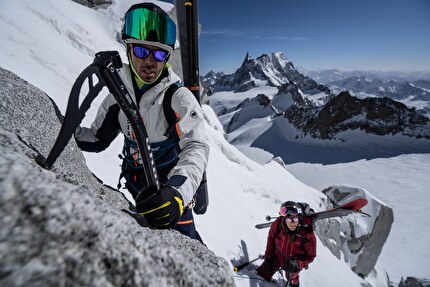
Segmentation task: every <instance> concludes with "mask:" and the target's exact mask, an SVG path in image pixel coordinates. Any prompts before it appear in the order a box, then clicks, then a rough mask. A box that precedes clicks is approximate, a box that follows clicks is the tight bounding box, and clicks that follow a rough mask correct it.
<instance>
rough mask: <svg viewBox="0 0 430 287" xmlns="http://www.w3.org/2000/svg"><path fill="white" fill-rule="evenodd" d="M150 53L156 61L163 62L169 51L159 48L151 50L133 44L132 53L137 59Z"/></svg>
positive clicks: (143, 57)
mask: <svg viewBox="0 0 430 287" xmlns="http://www.w3.org/2000/svg"><path fill="white" fill-rule="evenodd" d="M151 53H152V56H153V57H154V60H155V61H157V62H164V61H166V60H167V57H168V56H169V52H167V51H164V50H161V49H156V50H151V49H149V48H146V47H143V46H138V45H133V54H134V55H135V56H136V57H137V58H139V59H146V58H148V56H149V54H151Z"/></svg>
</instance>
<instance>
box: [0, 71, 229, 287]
mask: <svg viewBox="0 0 430 287" xmlns="http://www.w3.org/2000/svg"><path fill="white" fill-rule="evenodd" d="M0 103H1V104H0V226H1V228H0V254H1V255H2V260H1V261H0V274H1V276H0V285H1V286H233V285H234V282H233V278H232V276H231V274H230V272H229V271H228V269H229V268H228V264H227V262H226V261H225V260H224V259H222V258H219V257H217V256H215V254H213V253H212V252H211V251H210V250H208V249H207V248H206V247H205V246H204V245H202V244H200V243H199V242H198V241H196V240H191V239H189V238H188V237H185V236H183V235H181V234H179V233H178V232H176V231H172V230H151V229H149V228H143V227H141V226H140V225H138V224H137V222H135V221H134V219H133V218H131V217H130V216H128V215H127V214H125V213H123V212H122V211H121V208H126V207H128V202H127V201H126V200H125V198H124V197H123V196H122V194H120V193H119V192H118V191H116V190H113V189H110V188H107V187H105V186H103V185H102V184H101V183H99V182H98V181H97V180H96V178H95V177H94V176H93V175H92V174H91V172H90V171H89V170H88V169H87V167H86V165H85V160H84V158H83V156H82V153H81V152H80V151H79V149H78V148H77V146H76V144H75V142H74V140H71V142H70V143H69V145H68V146H67V147H66V149H65V150H64V152H63V153H62V154H61V156H60V157H59V158H58V160H57V162H56V163H55V165H54V168H53V169H51V170H49V171H48V170H45V169H43V168H42V167H41V166H39V165H38V164H37V161H38V160H40V158H41V157H42V156H46V155H47V154H48V152H49V150H50V148H51V147H52V145H53V143H54V140H55V138H56V136H57V134H58V131H59V128H60V124H59V121H58V119H57V116H56V111H55V108H54V105H53V103H52V101H51V100H50V99H49V98H48V97H47V96H46V95H45V94H44V93H43V92H42V91H40V90H38V89H37V88H36V87H34V86H31V85H30V84H28V83H26V82H25V81H23V80H22V79H20V78H18V77H17V76H16V75H14V74H12V73H10V72H8V71H5V70H3V69H0Z"/></svg>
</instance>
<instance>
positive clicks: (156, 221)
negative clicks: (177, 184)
mask: <svg viewBox="0 0 430 287" xmlns="http://www.w3.org/2000/svg"><path fill="white" fill-rule="evenodd" d="M148 194H150V192H149V190H146V189H143V190H141V191H140V192H139V194H138V195H137V197H136V211H137V213H139V214H142V215H143V216H144V217H145V218H146V220H147V221H148V225H149V226H150V227H155V228H160V229H165V228H172V227H174V226H175V225H176V224H177V223H178V221H179V219H180V218H181V216H182V213H183V212H184V204H183V200H182V196H181V195H180V193H179V192H178V190H177V189H176V188H174V187H172V186H170V185H161V187H160V189H159V190H158V191H156V192H155V193H153V194H152V195H150V196H149V197H148Z"/></svg>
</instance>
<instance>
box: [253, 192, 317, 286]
mask: <svg viewBox="0 0 430 287" xmlns="http://www.w3.org/2000/svg"><path fill="white" fill-rule="evenodd" d="M279 215H280V216H279V217H278V218H277V219H276V220H275V221H274V222H273V223H272V225H271V227H270V231H269V235H268V238H267V246H266V252H265V254H264V262H263V263H262V264H261V265H260V266H259V267H258V269H257V273H258V275H260V276H261V277H263V278H264V279H266V280H267V281H271V279H272V276H273V274H275V273H276V272H277V271H278V270H279V269H280V268H281V269H283V270H285V272H286V273H287V276H288V278H289V279H290V280H291V281H290V284H291V285H290V286H292V287H298V286H299V272H300V271H301V270H302V269H303V268H305V267H307V266H308V264H309V263H311V262H312V261H313V260H314V258H315V257H316V238H315V234H314V231H313V226H312V221H311V219H309V218H308V217H306V216H305V215H304V213H303V208H302V206H301V205H300V204H299V203H296V202H293V201H287V202H285V203H283V204H282V205H281V209H280V212H279Z"/></svg>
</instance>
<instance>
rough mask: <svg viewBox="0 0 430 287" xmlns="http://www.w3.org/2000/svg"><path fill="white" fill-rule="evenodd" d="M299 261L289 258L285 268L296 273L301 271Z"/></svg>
mask: <svg viewBox="0 0 430 287" xmlns="http://www.w3.org/2000/svg"><path fill="white" fill-rule="evenodd" d="M299 269H300V268H299V263H297V261H296V260H293V259H289V260H287V262H285V266H284V270H285V271H286V272H289V273H296V272H298V271H299Z"/></svg>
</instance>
